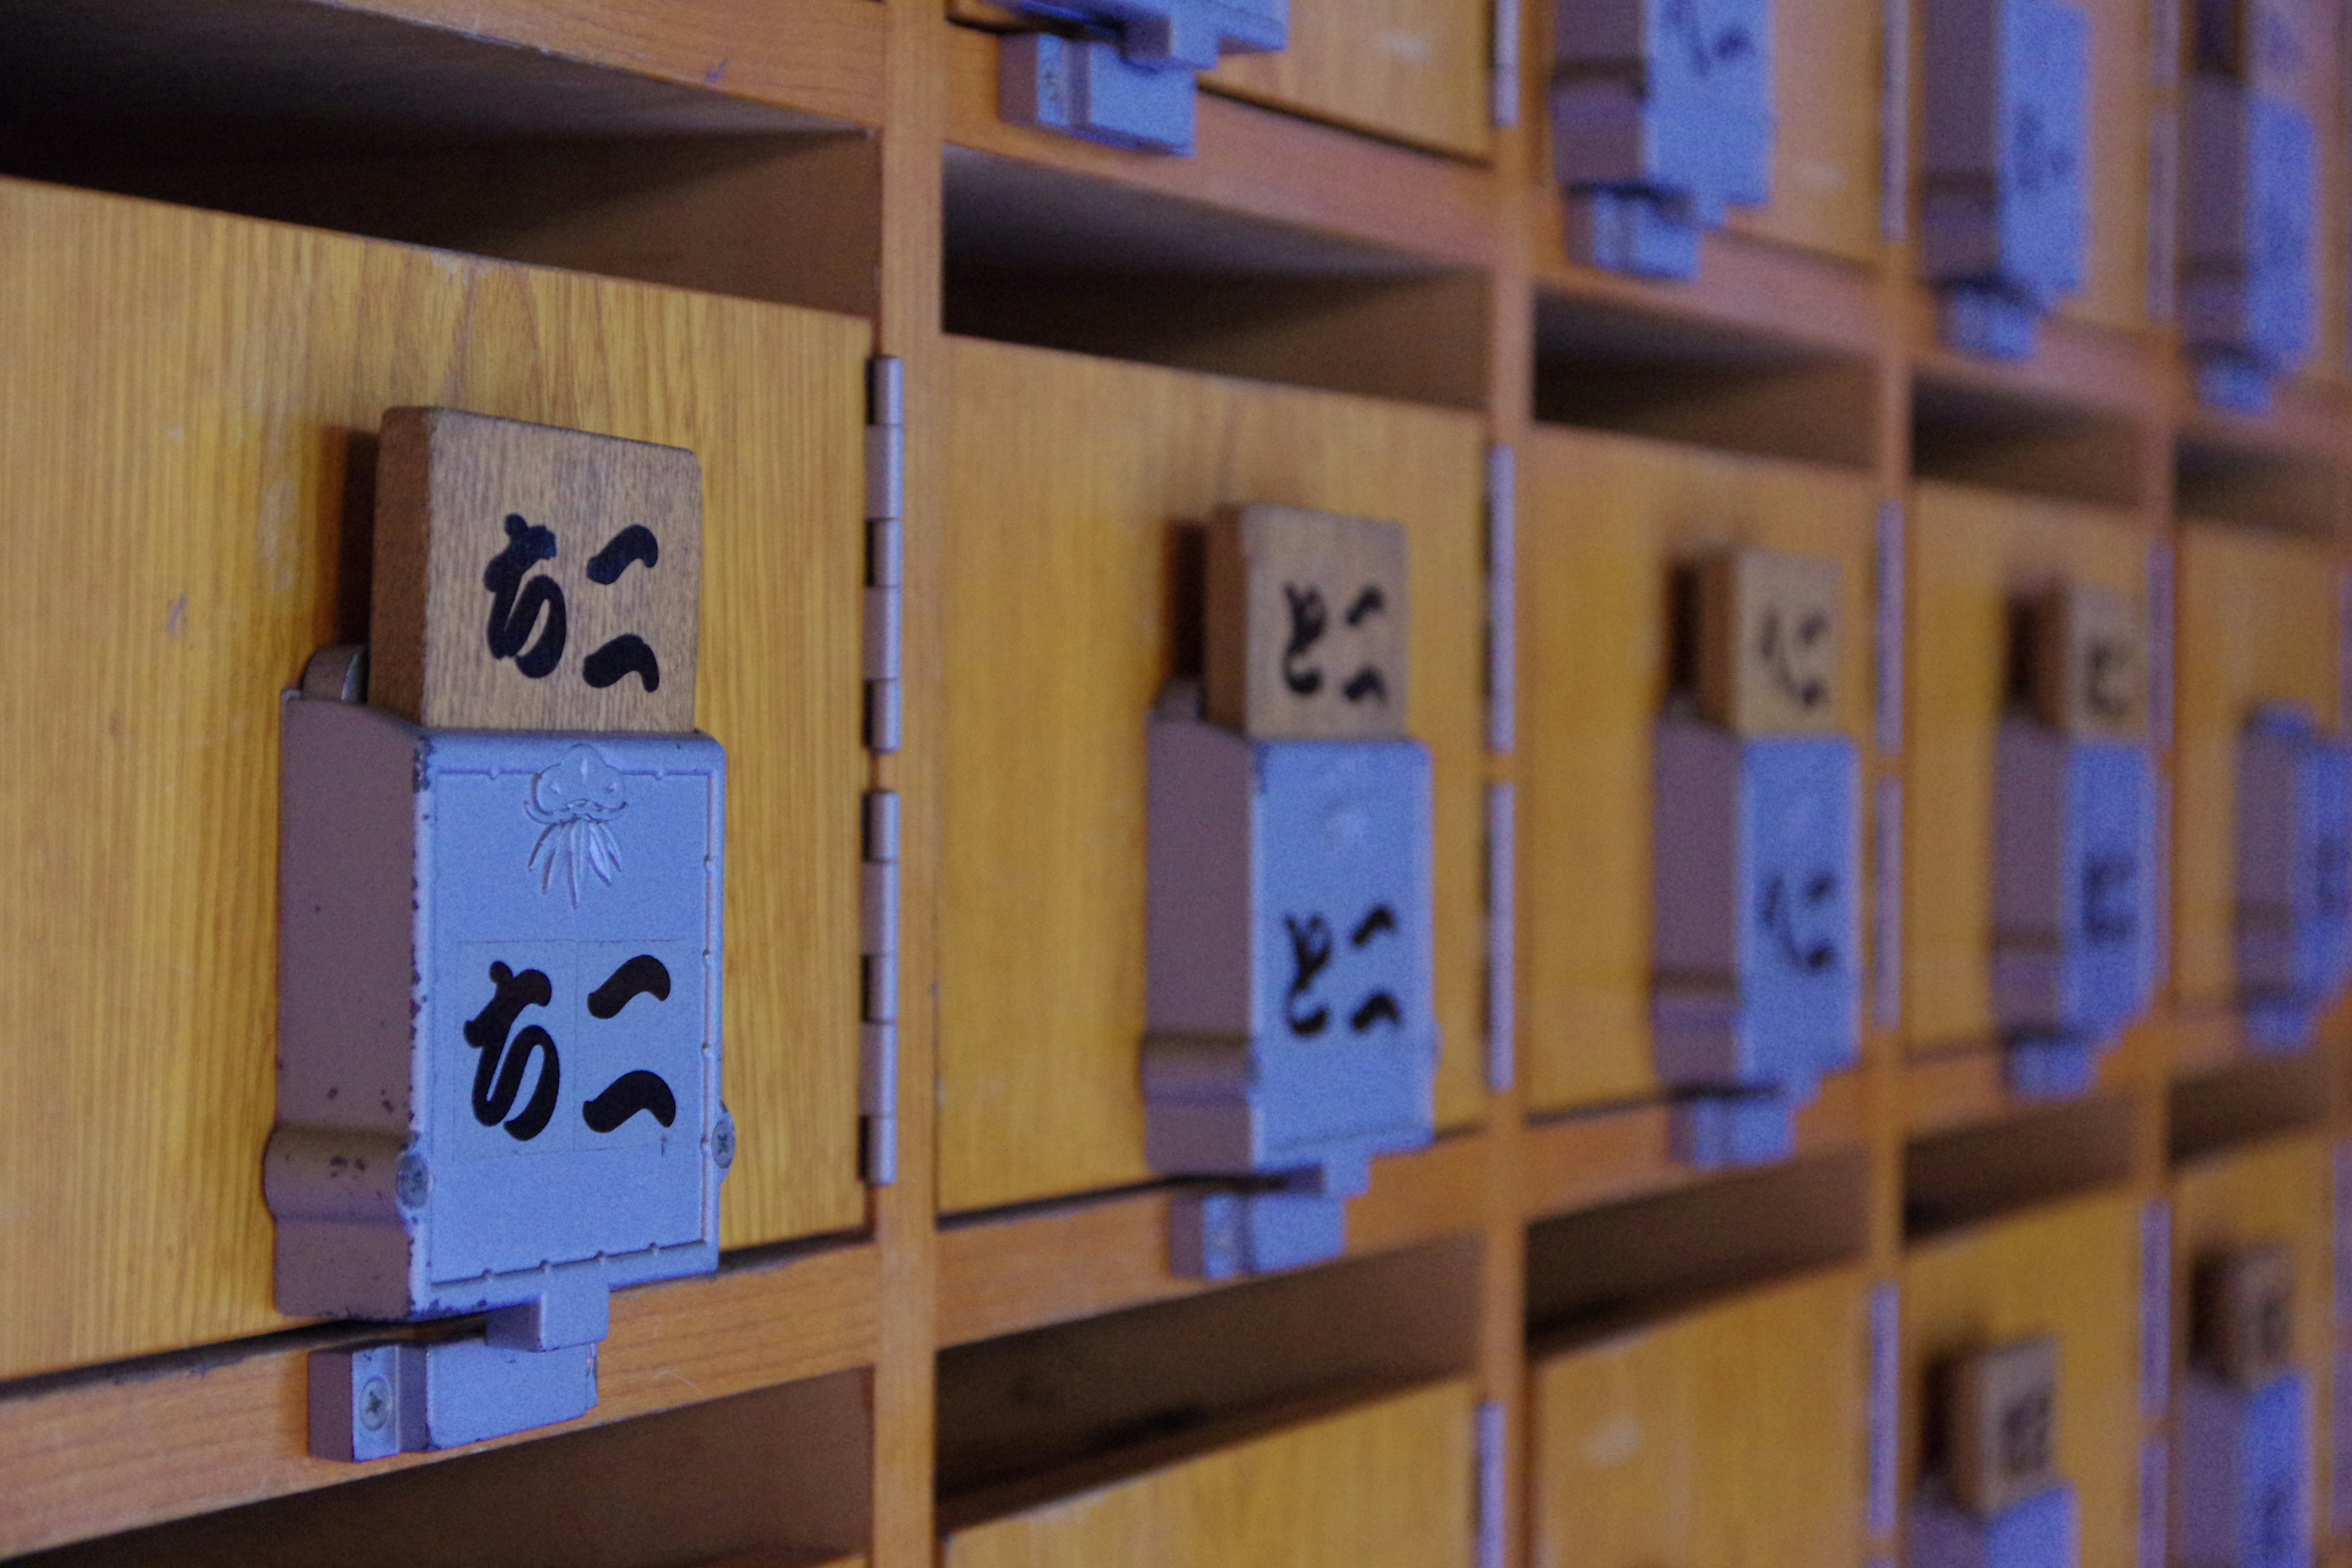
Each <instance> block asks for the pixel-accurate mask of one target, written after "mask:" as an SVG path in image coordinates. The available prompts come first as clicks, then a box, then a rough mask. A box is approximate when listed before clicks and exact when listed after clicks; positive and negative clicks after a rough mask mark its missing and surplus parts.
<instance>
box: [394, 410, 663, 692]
mask: <svg viewBox="0 0 2352 1568" xmlns="http://www.w3.org/2000/svg"><path fill="white" fill-rule="evenodd" d="M701 595H702V465H701V463H700V462H699V461H698V459H697V458H695V455H694V454H693V453H691V452H688V451H682V450H680V449H678V448H677V447H656V446H650V445H648V444H646V443H645V442H642V441H624V440H620V439H618V438H616V437H611V436H592V435H588V434H586V433H585V432H583V431H579V430H561V429H556V428H554V427H552V426H545V425H526V424H523V423H521V422H520V421H519V420H513V419H493V418H489V417H487V416H482V415H478V414H463V413H459V412H458V411H457V410H456V409H450V408H395V409H393V410H392V411H390V412H389V413H387V414H386V415H385V416H384V418H383V447H382V452H381V455H380V457H379V458H378V464H377V469H376V521H375V584H374V600H373V607H372V610H371V617H372V618H371V624H370V626H369V639H368V640H369V667H370V668H369V676H368V695H369V700H370V701H371V702H373V704H374V705H375V706H377V707H379V708H383V709H386V710H390V711H392V712H394V713H398V714H400V715H401V716H402V717H404V718H405V719H408V720H411V721H414V722H416V723H419V724H424V725H426V726H429V727H433V728H438V729H456V730H594V731H656V732H680V731H690V730H692V729H693V728H694V683H695V663H696V658H697V651H698V646H697V645H698V640H699V637H700V631H701V620H700V616H701Z"/></svg>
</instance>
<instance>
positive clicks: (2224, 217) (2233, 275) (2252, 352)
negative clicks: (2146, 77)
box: [2181, 73, 2319, 405]
mask: <svg viewBox="0 0 2352 1568" xmlns="http://www.w3.org/2000/svg"><path fill="white" fill-rule="evenodd" d="M2183 146H2184V150H2185V153H2186V159H2185V176H2184V178H2185V188H2186V200H2185V202H2184V204H2183V207H2182V215H2183V218H2182V232H2181V260H2182V277H2181V285H2182V287H2181V321H2182V326H2183V328H2184V331H2185V335H2186V336H2187V338H2188V341H2189V345H2190V347H2192V348H2193V349H2196V350H2198V351H2199V352H2200V353H2202V354H2204V355H2205V356H2207V359H2208V362H2209V363H2219V364H2221V365H2222V366H2224V367H2225V368H2228V367H2235V368H2236V369H2237V370H2239V371H2241V372H2242V373H2243V374H2244V376H2245V377H2246V378H2247V379H2249V380H2251V382H2252V387H2251V392H2252V395H2253V398H2254V401H2255V402H2256V404H2257V405H2259V403H2260V401H2261V393H2262V389H2263V383H2264V382H2266V381H2267V379H2268V378H2269V377H2270V376H2272V375H2275V374H2279V373H2281V372H2284V371H2288V370H2292V369H2294V367H2295V366H2297V365H2299V364H2300V363H2303V360H2304V358H2305V355H2307V354H2308V353H2310V351H2311V345H2312V341H2313V336H2314V332H2315V321H2316V315H2317V295H2316V283H2315V269H2316V267H2317V258H2316V254H2315V251H2316V240H2317V222H2318V206H2317V205H2318V190H2319V185H2318V143H2317V139H2316V136H2315V132H2314V131H2313V128H2312V125H2311V121H2310V120H2309V118H2308V117H2307V116H2306V115H2305V114H2304V112H2303V111H2302V110H2300V109H2298V108H2297V107H2295V106H2294V104H2293V103H2291V102H2288V101H2286V100H2283V99H2279V98H2275V97H2273V96H2271V95H2269V94H2267V93H2263V92H2260V91H2256V90H2252V89H2248V88H2247V87H2246V86H2244V85H2243V84H2242V83H2241V82H2239V81H2236V80H2233V79H2230V78H2228V77H2225V76H2221V75H2218V74H2213V73H2200V74H2199V75H2197V76H2196V77H2194V78H2193V79H2191V80H2190V81H2189V94H2188V128H2187V132H2186V135H2185V137H2184V141H2183Z"/></svg>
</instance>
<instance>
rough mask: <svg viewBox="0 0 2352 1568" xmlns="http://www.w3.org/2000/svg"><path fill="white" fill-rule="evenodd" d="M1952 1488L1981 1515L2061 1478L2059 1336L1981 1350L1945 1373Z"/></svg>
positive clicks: (1992, 1512) (2053, 1484) (1964, 1503)
mask: <svg viewBox="0 0 2352 1568" xmlns="http://www.w3.org/2000/svg"><path fill="white" fill-rule="evenodd" d="M1946 1378H1947V1382H1946V1384H1945V1389H1944V1395H1945V1408H1946V1410H1947V1411H1948V1413H1949V1415H1950V1420H1951V1427H1950V1431H1949V1434H1948V1436H1949V1442H1948V1453H1949V1455H1950V1458H1949V1464H1948V1476H1949V1479H1950V1480H1951V1483H1952V1491H1953V1493H1954V1495H1955V1496H1956V1497H1958V1500H1959V1501H1960V1503H1961V1505H1962V1506H1963V1507H1965V1508H1967V1509H1968V1510H1970V1511H1971V1512H1973V1513H1975V1514H1977V1515H1978V1516H1979V1518H1986V1519H1990V1518H1991V1517H1992V1516H1993V1515H1995V1514H1998V1513H2000V1512H2002V1511H2003V1510H2007V1509H2009V1508H2011V1507H2013V1506H2015V1505H2016V1504H2018V1503H2020V1502H2022V1501H2024V1500H2026V1499H2027V1498H2030V1497H2032V1496H2034V1495H2035V1494H2037V1493H2040V1492H2042V1491H2046V1490H2048V1489H2050V1488H2051V1487H2053V1486H2055V1485H2056V1484H2057V1483H2058V1479H2059V1476H2058V1342H2057V1341H2056V1340H2054V1339H2051V1338H2048V1337H2046V1336H2045V1337H2042V1338H2039V1339H2031V1340H2021V1341H2019V1342H2016V1343H2013V1344H2006V1345H2000V1346H1996V1347H1995V1348H1993V1349H1991V1350H1987V1351H1979V1352H1977V1353H1976V1354H1975V1355H1972V1356H1969V1357H1968V1358H1966V1359H1965V1360H1962V1361H1959V1362H1957V1363H1953V1365H1952V1366H1951V1368H1950V1369H1949V1371H1948V1373H1946Z"/></svg>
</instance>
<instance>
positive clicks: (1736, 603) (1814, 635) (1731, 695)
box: [1698, 550, 1843, 735]
mask: <svg viewBox="0 0 2352 1568" xmlns="http://www.w3.org/2000/svg"><path fill="white" fill-rule="evenodd" d="M1842 586H1843V584H1841V582H1840V578H1839V568H1838V563H1836V562H1834V561H1829V560H1824V559H1822V558H1819V557H1816V556H1810V555H1787V554H1782V553H1780V552H1777V551H1770V550H1738V551H1734V552H1730V553H1729V554H1726V555H1718V556H1716V557H1714V558H1712V559H1710V560H1708V561H1706V562H1705V563H1702V564H1701V565H1700V567H1699V571H1698V622H1699V626H1698V695H1699V710H1700V711H1701V712H1703V713H1704V714H1706V717H1707V719H1708V720H1709V721H1712V722H1714V723H1717V724H1720V725H1722V726H1723V727H1724V728H1726V729H1727V730H1733V731H1738V733H1740V734H1743V735H1779V734H1790V733H1799V734H1810V733H1821V732H1824V731H1834V730H1835V729H1836V728H1837V721H1838V703H1837V697H1838V691H1837V680H1838V669H1839V653H1838V646H1839V645H1838V639H1839V637H1840V635H1841V628H1840V626H1839V623H1838V606H1839V599H1840V592H1839V591H1840V589H1841V587H1842Z"/></svg>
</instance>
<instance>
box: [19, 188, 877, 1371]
mask: <svg viewBox="0 0 2352 1568" xmlns="http://www.w3.org/2000/svg"><path fill="white" fill-rule="evenodd" d="M0 235H5V240H6V243H7V247H8V250H9V254H10V255H11V257H12V258H13V259H12V262H11V266H10V270H9V284H8V288H7V289H6V290H5V293H0V320H5V330H6V335H7V340H8V342H10V343H11V345H12V348H13V352H14V355H15V363H16V374H15V375H13V376H12V377H11V378H10V380H9V383H8V390H6V391H5V393H0V400H5V401H0V406H5V408H8V409H12V410H13V411H14V412H13V413H12V414H10V415H9V416H7V417H6V419H5V425H0V452H5V453H6V454H7V455H8V458H9V468H10V470H11V472H12V473H13V474H14V475H15V482H14V484H13V485H12V487H11V489H10V495H11V497H12V498H13V499H11V500H7V501H5V502H0V511H5V517H6V518H7V520H8V522H7V532H8V535H9V537H11V538H13V539H16V540H17V541H19V542H20V550H19V554H18V557H17V560H18V570H17V571H16V574H13V575H11V576H10V578H9V579H8V586H7V588H6V589H5V592H0V622H4V623H5V627H6V630H5V634H0V636H5V648H6V650H7V655H8V657H9V658H10V659H11V660H12V661H13V665H14V668H15V669H16V672H17V679H16V680H15V681H14V682H12V683H11V685H10V687H9V694H8V696H7V698H6V700H5V703H0V734H5V735H6V736H7V737H8V738H9V741H10V742H11V746H12V750H13V752H14V754H15V755H16V757H17V759H18V765H16V766H15V767H13V768H11V769H10V770H9V772H8V774H7V782H6V783H5V785H0V823H5V827H0V845H5V851H0V853H5V857H6V861H5V863H6V865H7V867H8V868H9V874H10V877H11V879H12V882H13V884H14V885H15V886H16V888H17V889H18V896H17V898H16V900H14V901H13V902H12V904H11V906H10V913H9V916H8V918H7V920H6V922H5V942H6V945H7V947H8V950H9V951H10V952H12V953H13V954H15V955H16V962H17V963H19V964H21V965H22V966H23V970H22V972H23V973H26V974H41V975H45V976H47V977H48V978H47V980H46V981H45V982H44V983H43V984H40V985H39V986H37V987H35V988H33V989H31V990H30V991H29V992H28V993H27V994H26V997H25V999H24V1001H23V1003H22V1005H21V1006H20V1008H19V1010H18V1013H17V1016H16V1025H15V1028H16V1036H17V1045H18V1048H15V1049H11V1050H9V1051H7V1052H5V1053H0V1102H4V1103H5V1109H0V1191H5V1192H6V1193H7V1194H9V1200H8V1202H7V1204H6V1205H5V1208H0V1377H16V1376H22V1375H25V1374H26V1373H36V1372H41V1371H46V1370H50V1369H55V1368H58V1367H63V1366H68V1365H74V1364H79V1363H88V1362H93V1361H100V1360H106V1359H111V1358H119V1357H124V1356H132V1355H140V1354H144V1353H147V1352H156V1351H162V1350H167V1349H171V1348H174V1347H178V1346H184V1345H189V1344H194V1343H199V1342H206V1341H211V1340H217V1339H221V1338H224V1337H228V1336H234V1335H240V1334H249V1333H254V1332H257V1331H263V1330H267V1329H271V1328H275V1327H278V1326H280V1325H281V1323H282V1322H283V1320H281V1319H280V1318H279V1317H278V1315H277V1313H276V1312H275V1310H273V1308H272V1304H271V1263H270V1238H271V1227H270V1222H269V1216H268V1212H267V1210H266V1209H265V1208H264V1207H263V1205H262V1195H261V1183H260V1180H259V1174H260V1169H261V1155H262V1148H263V1144H264V1142H265V1141H266V1140H267V1138H268V1133H269V1130H270V1124H271V1120H272V1106H273V1091H272V1081H273V1079H272V1043H271V1042H272V1030H273V1021H274V1018H275V995H276V991H275V987H276V982H277V974H276V944H277V910H276V902H275V899H276V891H275V877H276V867H277V832H278V829H277V773H278V767H277V750H278V697H279V693H280V691H281V690H282V689H285V688H287V687H288V686H289V685H291V684H292V683H293V682H294V681H295V679H297V678H298V677H299V674H300V672H301V669H302V666H303V663H304V661H305V660H306V659H308V658H309V657H310V654H311V653H312V652H313V651H314V650H315V649H316V648H318V647H320V646H321V645H323V644H327V643H331V642H336V641H349V640H356V639H358V638H359V637H362V636H363V635H364V633H365V630H366V627H365V620H364V617H365V613H366V605H367V587H366V581H365V578H366V563H367V561H368V559H369V537H370V535H369V526H370V525H369V519H370V518H371V516H372V515H373V495H372V489H373V454H374V436H375V431H376V427H377V424H378V422H379V420H380V419H381V417H382V416H383V411H384V409H385V408H387V407H390V406H394V405H402V404H416V403H436V404H443V405H455V406H459V407H464V408H468V409H473V410H476V411H478V412H482V413H488V414H497V415H505V416H515V417H520V418H526V419H535V420H540V421H544V422H549V423H554V424H562V425H569V426H577V427H581V428H584V429H590V430H595V431H600V432H604V433H608V434H612V435H617V436H625V437H634V438H637V439H641V440H651V441H660V442H667V443H670V444H674V445H678V446H684V447H691V448H694V449H695V450H696V451H697V452H698V453H699V454H700V457H701V459H702V464H703V473H704V485H705V500H706V508H707V513H706V525H705V535H704V551H705V556H706V567H707V570H706V575H705V582H706V591H705V597H704V606H703V616H704V620H703V641H702V660H701V679H700V690H699V693H698V699H699V700H698V718H699V720H700V722H701V724H702V725H703V727H704V728H705V729H707V730H708V731H710V733H712V734H713V735H715V736H717V737H718V738H719V740H720V741H722V742H725V743H726V744H727V746H728V748H729V752H730V763H731V768H732V780H731V789H730V826H729V836H730V840H731V848H732V852H733V856H734V859H735V864H736V865H737V866H738V867H739V868H746V867H748V868H757V872H758V874H757V875H752V876H746V875H740V874H739V875H738V876H736V877H735V878H733V879H731V880H730V900H729V905H730V907H729V910H728V927H729V935H730V939H731V940H730V963H729V966H728V976H727V978H728V990H727V996H728V1002H729V1006H728V1012H727V1018H728V1032H727V1042H726V1043H727V1053H728V1062H727V1077H726V1094H727V1100H728V1102H729V1104H730V1107H731V1109H732V1110H733V1112H734V1114H735V1117H736V1120H737V1121H738V1123H739V1125H740V1128H741V1129H742V1144H741V1155H740V1158H739V1159H738V1160H737V1162H736V1163H735V1166H734V1168H733V1172H732V1175H731V1178H730V1181H729V1183H728V1184H727V1188H726V1194H727V1195H726V1199H725V1231H724V1234H725V1238H726V1240H727V1241H728V1242H729V1243H730V1244H732V1245H738V1246H740V1245H748V1244H751V1243H759V1242H770V1241H776V1240H781V1239H783V1238H786V1237H795V1236H803V1235H809V1234H814V1233H819V1232H827V1231H839V1230H844V1229H848V1228H853V1227H855V1226H858V1225H859V1224H860V1223H862V1220H863V1216H864V1212H865V1199H864V1194H863V1189H862V1188H861V1186H860V1184H859V1182H858V1173H857V1164H856V1154H857V973H858V962H857V952H858V946H857V940H858V921H857V896H858V895H857V889H858V871H857V863H858V854H859V849H858V840H857V833H858V791H859V789H860V788H861V786H862V784H863V782H864V776H865V763H864V758H863V754H862V752H861V751H860V747H859V734H858V723H859V701H860V688H859V606H860V584H861V582H862V569H863V560H862V554H863V552H862V535H863V528H862V524H861V521H860V519H861V516H862V514H863V510H864V507H863V498H862V488H863V473H864V462H863V449H864V448H863V442H864V437H863V431H862V428H861V426H862V423H863V418H864V395H863V380H864V377H863V362H864V359H865V357H866V353H867V352H868V343H869V341H870V332H869V329H868V327H867V325H866V323H865V322H863V321H857V320H855V319H851V318H846V317H837V316H828V315H824V314H819V313H815V312H812V311H808V310H796V309H790V308H782V307H776V306H770V305H758V304H752V303H748V302H744V301H739V300H720V299H714V298H709V297H703V296H697V295H692V294H687V293H681V292H677V291H673V290H668V289H654V288H646V287H643V286H639V285H634V284H625V283H616V282H612V281H606V280H599V279H583V278H577V277H571V276H564V275H559V274H553V273H545V272H538V271H533V270H530V269H528V268H521V267H517V266H512V265H507V264H499V263H491V262H484V261H478V260H474V259H470V258H463V257H458V256H454V255H448V254H442V253H435V252H428V251H422V250H414V249H407V248H404V247H397V246H393V245H387V244H380V243H371V242H366V241H361V240H353V239H349V238H343V237H335V236H329V235H322V234H319V233H314V232H310V231H305V230H301V229H297V228H291V227H284V226H275V225H268V224H261V223H256V222H251V221H247V220H242V219H236V218H225V217H220V216H211V215H206V214H201V213H195V212H190V211H186V210H182V209H176V208H171V207H164V206H158V205H149V204H146V203H142V202H136V201H130V200H123V199H120V198H114V197H102V196H91V195H79V194H74V193H68V192H65V191H61V190H57V189H52V188H47V187H40V186H32V185H26V184H0Z"/></svg>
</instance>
